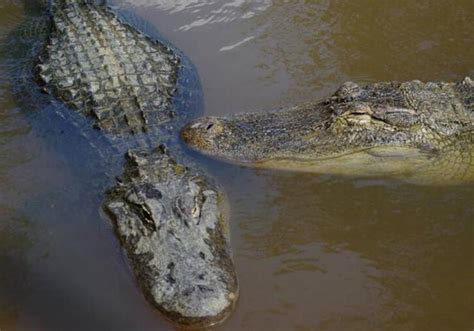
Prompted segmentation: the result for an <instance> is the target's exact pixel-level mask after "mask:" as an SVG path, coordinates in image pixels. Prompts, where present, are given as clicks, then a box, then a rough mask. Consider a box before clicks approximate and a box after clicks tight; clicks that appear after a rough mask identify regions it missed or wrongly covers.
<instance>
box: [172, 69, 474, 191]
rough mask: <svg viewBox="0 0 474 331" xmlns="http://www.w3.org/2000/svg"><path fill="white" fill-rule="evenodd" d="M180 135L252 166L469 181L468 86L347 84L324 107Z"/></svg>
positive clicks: (473, 109)
mask: <svg viewBox="0 0 474 331" xmlns="http://www.w3.org/2000/svg"><path fill="white" fill-rule="evenodd" d="M181 136H182V137H183V139H184V140H185V141H186V142H187V143H188V144H189V145H190V146H191V147H192V148H194V149H196V150H199V151H201V152H203V153H206V154H209V155H211V156H215V157H218V158H222V159H224V160H228V161H232V162H237V163H241V164H245V165H250V166H255V167H264V168H279V169H286V170H300V171H307V172H319V173H339V174H347V175H351V176H352V175H355V176H359V175H369V176H372V175H380V174H381V175H394V176H396V177H398V176H399V175H400V176H401V177H411V178H417V179H421V178H423V181H425V182H432V180H436V181H438V180H444V179H452V181H453V182H465V181H474V162H473V155H474V82H473V81H472V80H471V79H470V78H469V77H466V78H465V79H464V80H462V81H460V82H457V83H445V82H428V83H423V82H420V81H409V82H403V83H400V82H381V83H375V84H370V85H366V86H359V85H358V84H355V83H352V82H348V83H346V84H344V85H343V86H342V87H341V88H340V89H339V90H338V91H336V92H335V93H334V94H333V95H332V96H330V97H329V98H327V99H326V100H324V101H322V102H317V103H310V104H305V105H299V106H295V107H293V108H291V109H288V110H281V111H271V112H263V113H262V112H260V113H247V114H237V115H233V116H229V117H206V118H201V119H197V120H195V121H193V122H192V123H190V124H189V125H187V126H186V127H185V128H184V129H183V130H182V132H181Z"/></svg>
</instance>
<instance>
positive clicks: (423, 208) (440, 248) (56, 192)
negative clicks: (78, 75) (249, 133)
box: [0, 0, 474, 331]
mask: <svg viewBox="0 0 474 331" xmlns="http://www.w3.org/2000/svg"><path fill="white" fill-rule="evenodd" d="M116 4H118V5H119V6H121V7H124V8H127V9H129V10H131V11H133V12H136V13H138V14H139V15H140V16H142V17H144V18H146V19H147V20H149V21H150V22H152V23H153V24H154V25H155V26H157V27H158V28H159V30H160V31H161V32H162V33H163V34H164V35H165V36H166V37H167V38H168V39H169V40H171V41H172V42H173V43H174V44H175V45H176V46H178V47H180V48H181V49H182V50H183V51H184V52H185V53H186V54H187V55H188V56H189V57H190V58H191V59H192V61H193V62H194V63H195V64H196V66H197V68H198V70H199V72H200V75H201V79H202V83H203V88H204V93H205V103H206V108H205V113H206V114H219V115H220V114H229V113H235V112H239V111H243V110H259V109H262V110H265V109H271V108H276V107H280V106H285V105H289V104H292V103H295V102H302V101H307V100H315V99H318V98H321V97H324V96H326V95H328V94H329V93H331V92H332V91H333V90H334V89H335V88H336V87H337V86H338V85H339V84H340V83H342V82H344V81H346V80H354V81H358V82H368V81H376V80H410V79H421V80H458V79H461V78H463V77H464V76H465V75H471V76H474V47H473V45H474V26H473V25H472V22H474V3H473V2H472V1H470V0H466V1H462V0H458V1H449V2H448V1H438V0H424V1H408V0H400V1H369V0H361V1H348V0H319V1H309V0H308V1H271V0H256V1H245V0H232V1H231V0H229V1H219V0H199V1H198V0H127V1H125V0H122V1H116ZM21 20H22V9H21V6H19V5H18V4H17V1H13V0H11V1H9V0H0V33H3V34H4V33H5V32H6V31H8V30H9V29H12V28H13V27H14V26H15V25H16V24H17V23H19V22H20V21H21ZM0 70H1V68H0ZM3 74H4V73H3ZM209 168H210V169H211V171H212V173H213V175H214V176H216V177H217V178H218V180H219V182H220V183H221V184H222V185H223V187H224V188H225V190H226V191H227V193H228V196H229V200H230V206H231V220H230V222H231V226H232V239H233V247H234V251H235V261H236V265H237V268H238V273H239V277H240V284H241V298H240V301H239V304H238V307H237V309H236V311H235V313H234V315H233V316H232V317H231V318H230V319H229V320H228V321H227V322H226V323H225V324H224V325H222V326H220V327H218V328H217V330H472V329H473V328H474V317H473V316H474V288H473V285H474V283H473V279H474V242H473V241H474V229H473V221H474V205H473V203H472V201H473V198H474V187H472V186H458V187H452V186H451V187H427V186H423V187H420V186H411V185H407V184H403V183H399V182H396V181H392V180H380V179H379V180H375V179H374V180H371V179H363V180H361V179H350V178H338V177H334V176H314V175H307V174H291V173H279V172H271V171H255V170H252V169H245V168H239V167H234V166H229V165H224V164H221V163H219V162H214V161H209ZM89 170H90V171H89ZM93 176H94V171H92V170H91V169H87V167H86V169H84V170H83V172H81V173H78V172H77V171H76V170H75V169H72V167H71V166H70V162H68V160H67V159H66V158H65V156H64V155H63V154H61V153H60V152H58V150H57V149H55V148H53V147H52V146H51V144H50V143H49V142H47V141H46V140H45V139H43V136H42V135H41V134H39V133H38V132H37V130H35V129H34V128H32V127H31V124H30V123H29V122H28V121H27V120H26V119H25V117H24V113H23V110H22V109H21V108H20V107H19V106H18V105H17V103H16V100H14V98H13V97H12V96H11V93H10V92H9V87H8V86H7V85H5V84H2V85H0V329H1V330H2V331H5V330H15V329H17V330H170V329H172V327H171V326H170V325H169V324H167V323H166V322H164V321H163V320H162V319H161V317H160V316H159V315H158V314H157V313H156V312H155V311H154V310H153V309H152V308H150V307H149V305H148V304H147V303H146V302H145V300H144V299H143V298H142V296H141V294H140V291H139V290H138V289H137V287H136V285H135V283H134V280H133V276H132V275H131V272H130V270H129V269H128V267H127V263H126V260H125V259H124V257H123V252H122V251H121V249H120V247H119V245H118V244H117V241H116V240H115V237H114V235H113V233H112V230H111V227H110V225H109V224H108V223H107V222H106V221H105V220H104V219H103V218H102V217H101V215H100V213H99V211H98V207H97V205H98V204H97V201H96V200H95V199H96V197H90V196H89V195H90V194H88V193H89V188H88V187H87V185H86V184H84V183H87V182H88V181H87V178H89V181H90V180H91V179H90V178H93ZM85 178H86V179H85Z"/></svg>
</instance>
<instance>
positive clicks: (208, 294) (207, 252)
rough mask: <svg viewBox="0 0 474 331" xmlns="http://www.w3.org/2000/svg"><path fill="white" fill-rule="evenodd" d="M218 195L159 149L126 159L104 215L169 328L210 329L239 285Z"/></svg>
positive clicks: (228, 309) (226, 312) (225, 314)
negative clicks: (171, 324) (174, 324)
mask: <svg viewBox="0 0 474 331" xmlns="http://www.w3.org/2000/svg"><path fill="white" fill-rule="evenodd" d="M221 199H222V196H221V194H220V193H219V191H218V190H217V188H216V187H215V186H214V185H211V184H210V183H209V181H208V180H207V179H206V178H204V177H202V176H200V175H197V174H196V173H195V172H193V171H192V170H190V169H187V168H185V167H184V166H182V165H180V164H178V163H176V162H175V161H174V160H173V159H171V158H170V156H169V155H168V153H167V152H166V150H164V147H161V148H159V149H157V150H155V151H153V152H152V153H150V154H147V153H132V152H129V153H128V162H127V164H126V166H125V172H124V175H123V176H122V178H121V180H120V185H117V186H116V187H115V188H114V189H113V190H111V191H110V192H109V194H108V197H107V201H106V203H105V210H106V211H107V213H108V214H109V215H110V216H111V218H112V219H113V220H114V223H115V224H116V231H117V233H118V235H119V237H120V239H121V241H122V244H123V246H124V247H125V248H126V250H127V252H128V255H129V257H130V259H131V261H132V264H133V266H134V269H135V273H136V275H137V278H138V279H139V280H140V284H141V286H142V288H143V289H144V292H145V294H146V295H147V297H148V299H149V300H150V302H152V303H153V304H154V305H155V306H156V307H157V308H158V309H159V310H160V311H161V312H162V313H163V314H164V315H165V316H166V317H168V318H169V319H170V320H172V321H174V322H178V323H180V324H183V325H190V326H193V327H204V326H209V325H212V324H215V323H218V322H221V321H222V320H223V319H225V318H226V317H228V316H229V313H230V312H231V311H232V308H233V307H234V305H235V302H236V301H237V297H238V286H237V278H236V275H235V270H234V267H233V262H232V259H231V252H230V247H229V245H228V243H229V241H228V229H227V224H226V222H225V221H224V217H223V215H222V211H221V208H220V201H221Z"/></svg>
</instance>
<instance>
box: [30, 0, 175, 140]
mask: <svg viewBox="0 0 474 331" xmlns="http://www.w3.org/2000/svg"><path fill="white" fill-rule="evenodd" d="M51 11H52V14H53V15H52V20H53V32H52V34H51V36H50V38H49V40H48V44H47V45H46V47H45V49H44V52H43V53H42V54H41V55H40V58H39V64H38V67H37V69H38V73H37V77H38V79H39V81H40V84H41V85H42V86H44V89H45V90H46V91H47V92H49V93H51V94H53V95H54V96H56V97H57V98H59V99H60V100H62V101H63V102H64V103H65V104H66V105H68V106H69V107H71V108H73V109H75V110H77V111H79V112H81V113H83V114H85V115H88V116H93V117H94V118H95V119H96V125H97V127H99V128H101V129H103V130H105V131H106V132H110V133H113V134H123V133H128V132H132V133H139V132H144V131H145V132H146V131H147V129H148V128H149V127H153V126H154V127H156V126H157V125H159V124H161V123H163V122H166V121H169V120H171V119H172V118H173V117H174V111H173V109H172V107H171V100H172V96H173V93H174V90H175V88H176V83H177V74H178V63H179V58H178V57H177V56H176V55H175V54H174V52H173V51H172V50H171V49H170V48H169V47H167V46H165V45H164V44H162V43H160V42H159V41H157V40H153V39H151V38H150V37H148V36H145V35H144V34H142V33H140V32H138V31H137V30H135V29H134V28H133V27H131V26H130V25H128V24H125V23H124V22H122V21H121V20H120V19H119V18H118V17H117V16H116V15H115V14H114V13H113V12H112V11H110V10H108V9H107V8H106V7H105V6H98V5H95V4H93V3H91V2H90V1H86V0H82V1H81V0H79V1H73V0H63V1H53V5H52V7H51Z"/></svg>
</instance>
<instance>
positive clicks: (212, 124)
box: [206, 123, 214, 131]
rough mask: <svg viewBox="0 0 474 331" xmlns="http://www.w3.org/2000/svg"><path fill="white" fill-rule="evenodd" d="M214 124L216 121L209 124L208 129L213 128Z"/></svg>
mask: <svg viewBox="0 0 474 331" xmlns="http://www.w3.org/2000/svg"><path fill="white" fill-rule="evenodd" d="M213 126H214V123H211V124H209V125H208V126H207V128H206V130H207V131H209V130H210V129H212V127H213Z"/></svg>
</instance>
